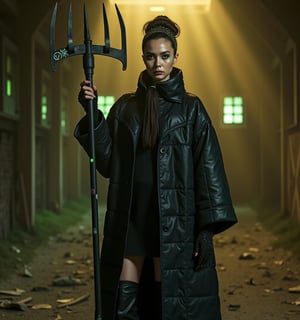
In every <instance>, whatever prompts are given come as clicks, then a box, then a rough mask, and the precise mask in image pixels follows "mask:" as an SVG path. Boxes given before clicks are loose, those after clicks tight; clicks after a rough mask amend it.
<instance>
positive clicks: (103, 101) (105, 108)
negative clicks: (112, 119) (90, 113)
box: [98, 96, 115, 118]
mask: <svg viewBox="0 0 300 320" xmlns="http://www.w3.org/2000/svg"><path fill="white" fill-rule="evenodd" d="M114 103H115V97H114V96H98V108H99V109H100V110H101V111H102V112H103V114H104V117H105V118H106V117H107V115H108V112H109V110H110V108H111V107H112V105H113V104H114Z"/></svg>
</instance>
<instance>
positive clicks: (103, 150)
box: [74, 111, 112, 178]
mask: <svg viewBox="0 0 300 320" xmlns="http://www.w3.org/2000/svg"><path fill="white" fill-rule="evenodd" d="M98 112H99V113H101V116H100V117H99V118H100V121H99V124H98V126H97V127H96V128H95V132H94V138H95V158H96V168H97V170H98V171H99V172H100V174H101V175H102V176H104V177H105V178H109V172H110V159H111V153H112V137H111V134H110V131H111V130H110V128H109V125H108V122H107V121H106V120H105V118H104V116H103V114H102V112H101V111H98ZM88 125H89V124H88V118H87V116H85V117H83V118H82V119H81V120H80V121H79V123H78V124H77V126H76V128H75V130H74V136H75V138H76V139H77V140H78V141H79V143H80V144H81V146H82V147H83V149H84V150H85V151H86V153H87V154H88V155H89V156H90V141H89V135H88V131H89V127H88Z"/></svg>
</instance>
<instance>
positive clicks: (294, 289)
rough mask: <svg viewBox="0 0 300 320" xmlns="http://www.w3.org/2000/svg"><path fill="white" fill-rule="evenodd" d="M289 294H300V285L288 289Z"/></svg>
mask: <svg viewBox="0 0 300 320" xmlns="http://www.w3.org/2000/svg"><path fill="white" fill-rule="evenodd" d="M289 292H290V293H300V285H298V286H296V287H292V288H289Z"/></svg>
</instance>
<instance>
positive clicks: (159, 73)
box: [154, 71, 164, 76]
mask: <svg viewBox="0 0 300 320" xmlns="http://www.w3.org/2000/svg"><path fill="white" fill-rule="evenodd" d="M163 74H164V73H163V72H162V71H154V75H155V76H161V75H163Z"/></svg>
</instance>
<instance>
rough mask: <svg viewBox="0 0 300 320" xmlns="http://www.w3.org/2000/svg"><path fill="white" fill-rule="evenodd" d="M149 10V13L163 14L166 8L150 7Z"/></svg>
mask: <svg viewBox="0 0 300 320" xmlns="http://www.w3.org/2000/svg"><path fill="white" fill-rule="evenodd" d="M149 10H150V11H151V12H164V11H165V10H166V8H165V7H163V6H151V7H149Z"/></svg>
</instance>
